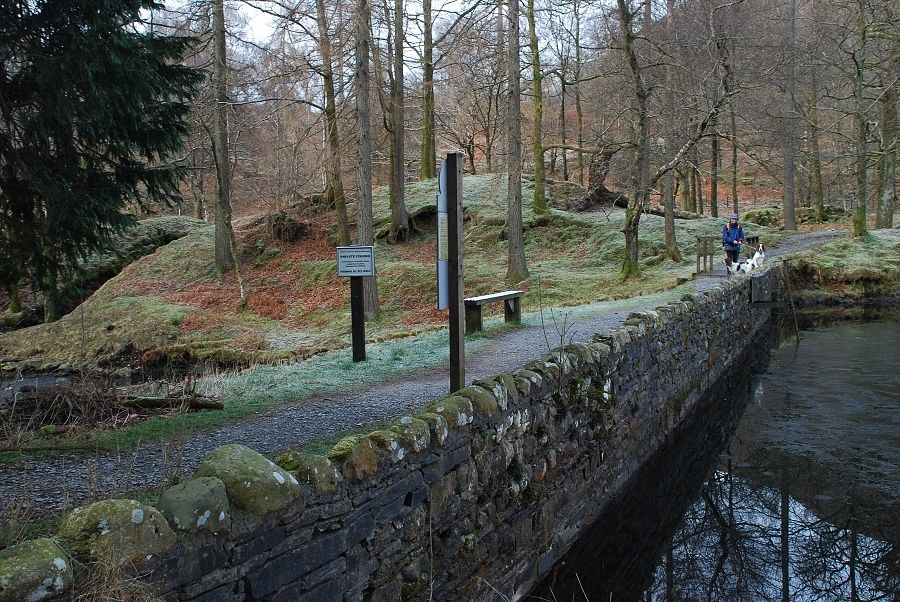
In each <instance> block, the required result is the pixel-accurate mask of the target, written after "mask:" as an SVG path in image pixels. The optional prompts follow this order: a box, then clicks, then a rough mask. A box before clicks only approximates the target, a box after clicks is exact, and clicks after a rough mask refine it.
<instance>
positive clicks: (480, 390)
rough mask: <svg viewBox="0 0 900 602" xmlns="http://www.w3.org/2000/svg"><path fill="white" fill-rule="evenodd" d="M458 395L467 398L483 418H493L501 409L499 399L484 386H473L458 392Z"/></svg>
mask: <svg viewBox="0 0 900 602" xmlns="http://www.w3.org/2000/svg"><path fill="white" fill-rule="evenodd" d="M457 394H458V395H461V396H462V397H465V398H467V399H469V400H471V402H472V403H473V404H474V406H475V407H476V408H478V411H479V413H481V414H482V415H483V416H486V417H488V418H489V417H491V416H493V415H494V414H496V413H497V410H499V409H500V405H499V404H498V403H497V398H496V397H495V396H494V394H493V393H492V392H491V391H490V390H488V389H486V388H485V387H484V386H479V385H471V386H469V387H466V388H465V389H461V390H459V391H458V392H457Z"/></svg>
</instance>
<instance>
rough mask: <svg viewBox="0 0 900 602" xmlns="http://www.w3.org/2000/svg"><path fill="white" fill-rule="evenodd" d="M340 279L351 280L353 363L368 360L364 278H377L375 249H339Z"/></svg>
mask: <svg viewBox="0 0 900 602" xmlns="http://www.w3.org/2000/svg"><path fill="white" fill-rule="evenodd" d="M337 270H338V277H339V278H350V332H351V338H352V339H353V361H354V362H361V361H364V360H365V359H366V322H365V306H364V305H365V304H364V302H363V278H374V277H375V247H372V246H366V245H354V246H352V247H337Z"/></svg>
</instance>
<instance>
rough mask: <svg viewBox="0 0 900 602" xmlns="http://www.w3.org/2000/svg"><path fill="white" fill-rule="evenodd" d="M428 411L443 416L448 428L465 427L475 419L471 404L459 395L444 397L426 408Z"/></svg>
mask: <svg viewBox="0 0 900 602" xmlns="http://www.w3.org/2000/svg"><path fill="white" fill-rule="evenodd" d="M428 410H429V411H431V412H434V413H435V414H439V415H441V416H443V417H444V420H446V421H447V425H448V426H449V427H450V428H455V427H458V426H465V425H467V424H469V423H470V422H472V420H473V419H474V417H475V413H474V411H473V410H472V402H471V401H470V400H469V399H467V398H465V397H460V396H459V395H451V396H450V397H445V398H444V399H442V400H440V401H438V402H436V403H433V404H431V405H430V406H428Z"/></svg>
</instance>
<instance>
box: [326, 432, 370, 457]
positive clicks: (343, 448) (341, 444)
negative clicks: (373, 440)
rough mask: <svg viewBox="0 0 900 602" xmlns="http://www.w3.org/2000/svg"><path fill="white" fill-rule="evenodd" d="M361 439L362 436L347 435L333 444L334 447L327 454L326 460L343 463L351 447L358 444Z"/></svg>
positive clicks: (351, 449)
mask: <svg viewBox="0 0 900 602" xmlns="http://www.w3.org/2000/svg"><path fill="white" fill-rule="evenodd" d="M361 438H362V435H347V436H346V437H343V438H342V439H341V440H340V441H338V442H337V443H335V444H334V447H332V448H331V451H330V452H328V459H329V460H332V461H334V462H341V461H343V460H344V459H345V458H346V457H347V456H348V455H349V454H350V452H352V451H353V447H354V446H355V445H356V444H357V443H358V442H359V440H360V439H361Z"/></svg>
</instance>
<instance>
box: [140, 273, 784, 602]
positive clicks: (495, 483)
mask: <svg viewBox="0 0 900 602" xmlns="http://www.w3.org/2000/svg"><path fill="white" fill-rule="evenodd" d="M753 278H757V279H763V280H765V282H764V283H763V284H765V286H764V287H763V288H765V289H769V290H771V289H778V283H777V280H774V279H775V278H776V271H774V270H771V269H768V270H764V271H761V272H759V273H756V274H754V275H753ZM770 279H771V281H770ZM750 281H751V279H750V278H748V277H738V278H734V279H731V280H728V281H723V282H722V283H721V284H720V285H717V286H716V287H715V288H714V289H712V290H711V291H709V292H706V293H699V294H693V295H688V296H685V297H684V298H683V299H682V300H680V301H678V302H673V303H670V304H668V305H665V306H662V307H659V308H657V309H656V310H654V311H651V312H645V313H640V314H632V315H631V316H630V317H629V318H628V320H627V321H626V322H625V325H624V326H623V327H621V328H619V329H616V330H615V331H613V332H611V333H609V334H605V335H602V336H596V337H595V340H594V341H593V342H592V343H591V344H573V345H569V346H566V347H564V348H560V349H557V350H555V351H553V352H551V353H550V354H548V355H547V356H546V357H545V358H543V359H542V360H540V361H536V362H532V363H530V364H528V365H527V366H523V367H522V368H521V369H520V370H517V371H515V372H512V373H507V374H501V375H497V376H496V377H494V378H492V379H489V380H485V381H478V382H476V383H474V384H473V385H472V386H470V387H467V388H466V389H463V390H462V391H459V392H457V394H455V395H453V396H450V397H447V398H445V399H442V400H438V401H436V402H430V400H427V399H423V400H422V406H423V409H422V411H421V412H420V413H419V414H418V415H415V416H404V417H402V418H400V419H398V420H397V422H396V423H395V424H393V425H391V426H389V427H387V428H384V429H382V430H377V431H374V432H372V433H370V434H368V435H355V436H352V437H347V438H345V439H343V440H341V441H340V442H338V444H336V445H335V448H334V449H333V450H331V452H330V453H328V454H326V455H324V456H306V457H304V456H302V455H299V454H286V455H285V456H283V457H282V458H279V459H278V461H277V463H278V464H279V465H280V469H279V468H277V467H273V466H270V465H268V464H265V462H261V463H260V464H259V465H260V466H262V468H259V469H258V470H256V471H255V472H253V471H248V472H247V473H246V474H234V475H229V479H230V480H231V482H233V484H232V486H231V487H232V488H234V487H235V486H238V487H241V488H243V489H245V490H246V491H247V492H253V491H259V492H260V495H263V496H264V497H268V498H269V500H270V501H271V500H274V499H275V498H274V497H273V494H272V493H271V491H269V489H267V488H266V487H263V486H262V485H263V481H265V482H266V483H267V485H268V486H271V485H272V484H273V483H275V482H276V481H277V484H278V485H279V486H282V487H283V488H285V490H286V491H288V493H289V494H288V495H286V496H285V497H284V498H282V497H278V499H277V501H278V504H277V509H274V510H273V511H271V512H261V513H260V512H253V511H251V510H248V508H251V507H253V508H255V506H253V505H252V504H248V503H247V501H246V500H243V501H241V502H240V503H238V500H236V499H231V495H232V491H231V490H229V491H228V495H229V499H230V501H231V504H230V509H229V512H230V516H231V523H230V530H222V531H220V532H218V533H212V532H209V531H207V530H194V531H191V532H185V531H182V530H179V531H178V532H177V538H178V540H177V542H176V543H175V544H174V545H173V547H172V548H171V549H170V550H169V551H168V552H166V553H163V554H159V555H156V556H153V557H152V558H151V559H150V560H148V561H146V562H144V563H142V564H141V565H139V566H138V567H137V570H138V572H139V574H142V575H149V576H150V577H149V578H150V579H152V580H155V581H156V583H157V587H158V589H159V591H160V592H161V594H162V595H163V597H164V598H166V599H171V600H198V601H199V600H203V601H212V600H223V601H224V600H268V601H288V600H290V601H297V600H310V601H316V602H326V601H330V600H334V601H348V602H349V601H357V600H372V601H392V602H393V601H397V600H428V599H434V600H460V599H467V600H494V599H509V600H515V599H517V598H519V597H521V596H523V595H524V594H525V593H527V591H528V590H529V589H530V588H531V587H532V586H533V585H534V584H535V583H536V582H537V580H538V579H539V578H540V577H541V576H542V575H544V574H546V573H547V572H548V571H549V570H550V569H551V568H552V566H553V564H554V562H555V561H556V560H557V559H559V558H560V557H561V556H562V555H563V553H564V552H565V551H566V550H567V549H568V548H569V546H570V545H571V544H572V543H573V542H574V540H575V538H576V537H577V536H578V535H579V533H580V532H582V530H583V529H585V528H586V527H587V526H588V525H589V524H591V523H592V522H593V521H594V520H595V519H596V518H597V516H598V515H599V514H600V513H601V512H602V510H603V508H604V506H605V504H606V503H607V502H609V501H610V500H611V499H612V498H613V496H614V495H615V494H616V493H617V492H618V491H619V490H620V489H621V488H622V487H623V485H624V484H625V483H626V482H627V481H628V479H629V478H630V477H631V476H632V475H633V474H634V473H635V471H636V470H637V468H638V467H639V466H640V465H641V463H642V462H643V461H645V460H646V459H647V458H648V457H649V456H650V455H651V454H652V453H653V451H654V450H655V449H656V448H657V447H658V446H659V445H660V443H661V442H662V441H664V440H665V439H666V438H667V437H668V436H669V435H670V434H671V432H672V430H673V429H674V428H675V427H676V425H677V424H678V423H679V422H680V421H681V420H682V419H683V418H684V417H685V416H686V415H687V414H688V413H689V412H690V411H691V409H692V408H693V407H694V405H695V404H696V403H697V401H698V400H699V399H700V398H701V397H702V395H703V393H704V391H705V390H707V389H708V388H709V387H710V386H711V385H712V383H714V382H715V381H716V380H717V379H719V378H721V377H723V376H724V375H727V374H728V373H729V371H731V370H733V369H735V367H736V366H735V364H736V363H737V360H738V358H739V357H741V355H742V354H743V353H744V351H745V350H746V348H747V347H748V346H749V345H752V344H753V341H754V340H755V339H756V338H757V335H758V334H760V333H762V332H764V331H765V329H766V328H767V326H768V325H769V322H770V320H771V313H770V311H769V310H764V309H759V308H754V307H751V305H750V288H751V287H750ZM232 451H236V450H232ZM237 451H240V450H237ZM213 453H215V452H213ZM240 453H252V452H251V451H250V450H246V452H243V451H240ZM257 460H258V459H257ZM254 462H256V460H254ZM247 463H248V464H249V463H250V462H249V460H248V462H247ZM279 470H284V471H286V472H285V473H281V472H279ZM256 473H258V474H256ZM285 475H287V476H285ZM216 476H219V478H221V475H219V474H218V473H217V474H216ZM279 477H280V478H279ZM257 481H259V483H258V482H257ZM226 485H227V483H226ZM242 495H243V493H242ZM282 502H283V504H282Z"/></svg>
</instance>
